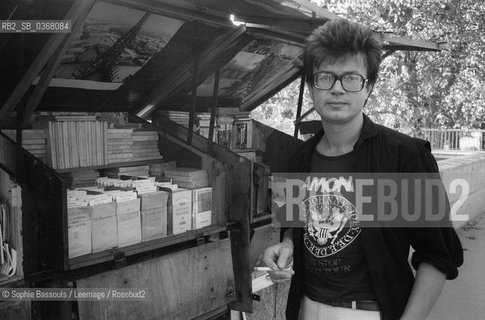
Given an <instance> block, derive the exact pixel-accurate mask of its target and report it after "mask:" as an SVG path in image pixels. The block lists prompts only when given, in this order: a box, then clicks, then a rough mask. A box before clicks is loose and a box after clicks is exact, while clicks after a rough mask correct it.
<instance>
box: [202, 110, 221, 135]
mask: <svg viewBox="0 0 485 320" xmlns="http://www.w3.org/2000/svg"><path fill="white" fill-rule="evenodd" d="M197 118H198V119H199V134H200V135H201V136H203V137H205V138H209V130H210V122H211V114H210V113H207V112H199V113H197ZM215 135H217V133H216V132H214V136H215Z"/></svg>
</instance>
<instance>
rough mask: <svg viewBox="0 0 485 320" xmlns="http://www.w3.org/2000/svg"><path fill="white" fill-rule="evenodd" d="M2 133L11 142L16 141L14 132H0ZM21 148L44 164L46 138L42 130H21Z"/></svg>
mask: <svg viewBox="0 0 485 320" xmlns="http://www.w3.org/2000/svg"><path fill="white" fill-rule="evenodd" d="M2 132H3V133H4V134H5V135H6V136H7V137H9V138H10V139H12V140H13V141H17V139H16V138H17V137H16V135H17V133H16V130H2ZM22 147H23V148H24V149H25V150H27V151H28V152H30V153H31V154H32V155H33V156H35V157H37V158H39V159H40V160H41V161H42V162H45V161H46V138H45V132H44V130H22Z"/></svg>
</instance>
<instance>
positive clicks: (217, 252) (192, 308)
mask: <svg viewBox="0 0 485 320" xmlns="http://www.w3.org/2000/svg"><path fill="white" fill-rule="evenodd" d="M230 255H231V249H230V244H229V241H228V239H226V240H220V241H217V242H213V243H209V244H207V245H203V246H199V247H195V248H191V249H187V250H184V251H180V252H177V253H173V254H170V255H167V256H163V257H160V258H155V259H152V260H148V261H145V262H142V263H138V264H134V265H130V266H127V267H124V268H121V269H118V270H113V271H108V272H105V273H102V274H99V275H94V276H92V277H88V278H85V279H82V280H79V281H78V282H77V287H78V288H111V289H116V288H120V289H122V288H124V289H129V288H139V289H142V290H145V291H146V297H147V300H146V302H140V301H116V300H112V301H79V302H78V304H79V319H80V320H90V319H105V320H110V319H113V320H118V319H192V318H195V317H199V316H201V315H203V314H205V313H209V312H211V311H212V310H216V309H220V308H221V307H223V306H225V305H227V304H228V303H229V302H230V301H231V299H232V298H231V295H230V293H231V292H233V291H234V280H233V269H232V263H231V259H230Z"/></svg>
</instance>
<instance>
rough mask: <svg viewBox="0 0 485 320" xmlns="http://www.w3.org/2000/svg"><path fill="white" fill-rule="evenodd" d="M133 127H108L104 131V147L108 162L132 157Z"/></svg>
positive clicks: (127, 159) (126, 159)
mask: <svg viewBox="0 0 485 320" xmlns="http://www.w3.org/2000/svg"><path fill="white" fill-rule="evenodd" d="M132 133H133V129H131V128H123V129H119V128H118V129H111V128H110V129H108V130H107V132H106V136H107V139H106V149H107V150H108V152H107V156H108V159H107V160H108V163H116V162H128V161H132V159H133V150H132V148H133V140H132V139H131V135H132Z"/></svg>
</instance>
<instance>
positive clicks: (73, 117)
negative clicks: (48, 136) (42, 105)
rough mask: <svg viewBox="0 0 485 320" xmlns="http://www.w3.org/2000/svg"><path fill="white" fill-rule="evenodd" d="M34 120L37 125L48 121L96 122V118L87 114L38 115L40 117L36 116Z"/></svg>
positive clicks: (58, 113) (59, 113)
mask: <svg viewBox="0 0 485 320" xmlns="http://www.w3.org/2000/svg"><path fill="white" fill-rule="evenodd" d="M35 120H36V122H37V123H42V122H48V121H96V116H95V115H90V114H89V113H87V112H56V113H55V114H52V113H40V115H38V116H36V119H35ZM41 126H43V125H41Z"/></svg>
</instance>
